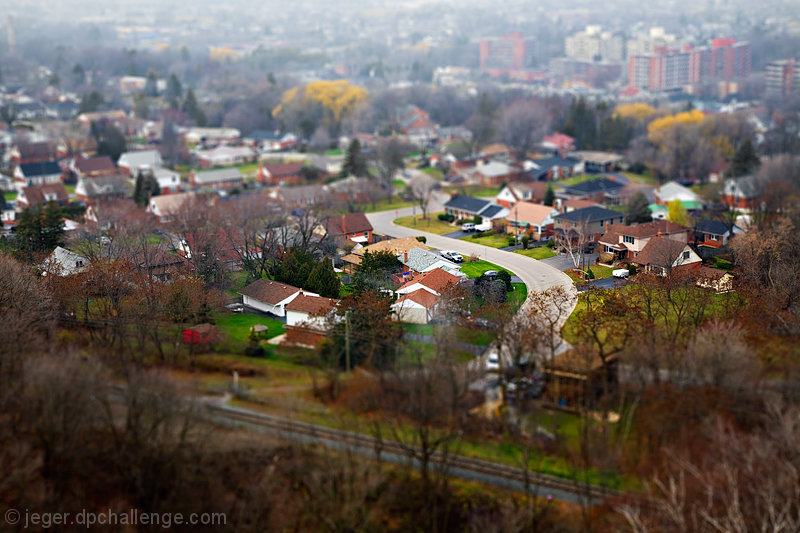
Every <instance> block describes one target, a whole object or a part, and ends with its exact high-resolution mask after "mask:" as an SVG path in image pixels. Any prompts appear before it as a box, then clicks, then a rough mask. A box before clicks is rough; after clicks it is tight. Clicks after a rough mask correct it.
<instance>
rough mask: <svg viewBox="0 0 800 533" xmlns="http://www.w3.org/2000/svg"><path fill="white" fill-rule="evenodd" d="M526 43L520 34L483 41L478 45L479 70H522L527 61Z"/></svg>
mask: <svg viewBox="0 0 800 533" xmlns="http://www.w3.org/2000/svg"><path fill="white" fill-rule="evenodd" d="M527 46H528V43H527V41H526V40H525V39H523V38H522V34H520V33H518V32H517V33H512V34H511V35H502V36H500V37H498V38H496V39H484V40H482V41H480V42H479V43H478V54H479V60H480V67H481V70H488V69H499V70H522V69H523V68H525V64H526V61H527Z"/></svg>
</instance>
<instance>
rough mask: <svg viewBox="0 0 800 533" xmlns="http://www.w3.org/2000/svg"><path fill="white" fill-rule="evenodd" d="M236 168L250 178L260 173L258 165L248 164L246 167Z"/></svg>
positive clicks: (239, 166) (237, 166) (238, 166)
mask: <svg viewBox="0 0 800 533" xmlns="http://www.w3.org/2000/svg"><path fill="white" fill-rule="evenodd" d="M236 168H238V169H239V172H241V173H242V174H243V175H244V176H248V175H251V174H255V173H256V172H258V163H248V164H246V165H236Z"/></svg>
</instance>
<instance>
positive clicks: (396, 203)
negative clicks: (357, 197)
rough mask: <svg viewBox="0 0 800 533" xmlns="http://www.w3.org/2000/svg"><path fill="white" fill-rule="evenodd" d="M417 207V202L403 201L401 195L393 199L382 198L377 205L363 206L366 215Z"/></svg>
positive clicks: (396, 195)
mask: <svg viewBox="0 0 800 533" xmlns="http://www.w3.org/2000/svg"><path fill="white" fill-rule="evenodd" d="M414 205H416V203H415V202H408V201H406V200H403V199H402V198H401V197H400V195H398V194H395V195H394V196H392V199H391V200H389V199H387V198H381V199H380V200H378V201H377V202H375V204H374V205H373V204H366V205H363V206H362V211H363V212H364V213H375V212H376V211H391V210H392V209H405V208H406V207H411V206H414Z"/></svg>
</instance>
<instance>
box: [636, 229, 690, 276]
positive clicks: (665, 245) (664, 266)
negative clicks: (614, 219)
mask: <svg viewBox="0 0 800 533" xmlns="http://www.w3.org/2000/svg"><path fill="white" fill-rule="evenodd" d="M631 262H632V263H636V264H637V265H640V266H641V267H642V268H643V269H644V270H645V271H646V272H651V273H653V274H656V275H658V276H668V275H671V273H672V270H673V269H674V268H677V267H681V266H685V265H691V264H692V263H700V262H702V259H701V258H700V256H699V255H697V252H695V251H694V250H693V249H692V247H691V246H689V245H688V244H687V243H685V242H681V241H678V240H675V239H670V238H669V237H663V236H662V237H655V238H652V239H650V240H649V241H648V242H647V244H646V245H645V247H644V248H643V249H642V251H641V252H639V253H638V254H637V255H636V257H634V258H632V259H631Z"/></svg>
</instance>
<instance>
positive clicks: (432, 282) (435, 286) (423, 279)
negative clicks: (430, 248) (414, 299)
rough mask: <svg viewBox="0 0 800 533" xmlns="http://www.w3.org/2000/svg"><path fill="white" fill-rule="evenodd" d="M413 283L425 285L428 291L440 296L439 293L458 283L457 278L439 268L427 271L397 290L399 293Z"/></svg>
mask: <svg viewBox="0 0 800 533" xmlns="http://www.w3.org/2000/svg"><path fill="white" fill-rule="evenodd" d="M415 283H419V284H421V285H425V286H426V287H428V288H429V289H432V290H434V291H436V292H438V293H440V294H441V292H442V291H443V290H445V289H446V288H447V287H449V286H450V285H455V284H456V283H458V277H457V276H454V275H453V274H451V273H449V272H445V271H444V270H442V269H441V268H434V269H433V270H429V271H427V272H425V273H424V274H422V275H419V276H417V277H416V278H414V279H411V280H409V281H407V282H406V283H404V284H403V285H402V286H401V287H400V288H399V289H397V290H398V291H401V290H403V289H405V288H407V287H411V286H412V285H414V284H415Z"/></svg>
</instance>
